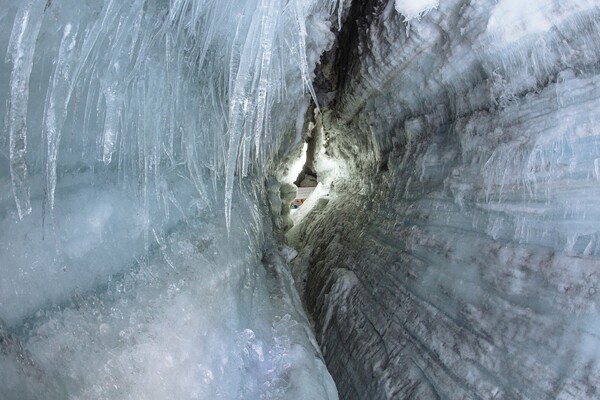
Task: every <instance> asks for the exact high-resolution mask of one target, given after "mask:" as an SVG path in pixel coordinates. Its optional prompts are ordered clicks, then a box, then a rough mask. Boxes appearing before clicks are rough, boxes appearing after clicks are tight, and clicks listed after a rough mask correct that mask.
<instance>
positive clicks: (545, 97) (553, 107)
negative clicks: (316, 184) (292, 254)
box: [288, 0, 600, 399]
mask: <svg viewBox="0 0 600 400" xmlns="http://www.w3.org/2000/svg"><path fill="white" fill-rule="evenodd" d="M358 3H359V2H354V4H353V9H352V10H350V12H349V15H350V16H354V17H355V18H357V20H356V21H350V23H348V22H347V23H346V25H345V28H344V30H343V31H342V33H341V34H340V35H339V36H338V39H339V43H338V48H339V51H338V53H337V54H336V55H334V56H330V57H329V59H331V60H335V61H331V62H334V63H337V64H336V65H335V68H331V65H330V66H329V67H328V68H329V69H330V70H334V71H338V75H337V76H336V74H330V75H329V78H330V80H331V82H333V84H332V85H333V87H334V88H336V89H337V93H336V100H335V102H334V103H333V104H334V105H333V106H332V107H331V109H330V110H328V111H326V112H325V115H324V132H323V135H324V136H323V140H324V146H325V150H326V153H327V154H328V155H329V156H331V157H333V158H336V157H337V158H338V159H339V160H340V162H341V163H342V164H344V165H345V167H346V168H347V169H348V170H349V171H351V172H350V173H349V174H348V178H346V179H339V180H338V181H336V182H334V187H333V188H332V189H331V192H330V194H329V196H326V197H325V198H323V199H321V201H320V202H319V203H318V205H317V206H316V207H315V208H314V209H313V211H312V214H311V215H309V216H308V217H307V218H305V219H303V220H302V222H300V223H299V224H298V225H297V226H295V227H294V228H293V230H292V231H291V232H290V233H289V234H288V236H289V237H290V239H291V240H292V242H293V243H294V244H295V245H296V246H298V247H301V248H303V250H302V251H301V257H300V259H302V258H303V259H304V260H308V267H307V268H308V269H307V271H306V278H305V279H306V283H305V284H306V287H305V290H304V293H303V295H304V298H305V300H306V303H307V306H308V309H309V311H310V312H311V313H312V316H313V317H314V320H315V325H316V330H317V332H316V334H317V337H318V338H319V340H320V342H321V346H322V350H323V353H324V356H325V358H326V361H327V364H328V368H329V369H330V371H331V373H332V375H333V376H334V379H335V380H336V383H337V385H338V390H339V392H340V397H341V398H343V399H384V398H390V399H392V398H393V399H403V398H421V399H433V398H447V399H448V398H449V399H480V398H481V399H498V398H528V399H554V398H560V399H586V398H597V397H598V396H600V392H599V391H598V388H599V387H600V380H599V378H598V376H600V375H599V372H600V368H599V363H598V356H599V355H600V336H599V333H600V329H599V328H600V324H599V323H600V314H599V312H598V311H599V310H598V302H599V300H600V293H599V290H598V280H599V275H598V274H599V273H600V257H599V256H600V246H599V239H600V238H599V231H600V202H599V200H600V117H599V116H598V110H599V109H600V69H599V64H598V63H599V61H600V39H599V38H600V26H599V24H598V21H600V9H599V8H598V2H595V1H574V2H561V1H558V2H556V1H555V2H551V1H541V0H540V1H534V2H527V3H528V4H519V2H515V1H508V0H505V1H494V0H484V1H457V0H446V1H441V2H440V5H439V7H438V8H437V9H435V10H432V11H430V12H429V13H427V14H426V15H425V16H424V17H423V18H422V19H421V20H418V19H413V20H412V21H410V24H407V23H406V22H405V21H404V17H403V16H402V15H400V14H399V13H398V12H397V11H396V9H395V7H394V6H395V4H394V2H393V1H375V2H371V3H364V2H361V3H362V4H358ZM397 3H401V2H397ZM520 3H523V2H520ZM300 264H301V262H300V261H299V262H298V265H297V266H296V267H295V268H297V269H300V268H301V266H300ZM298 276H300V277H301V274H299V275H298Z"/></svg>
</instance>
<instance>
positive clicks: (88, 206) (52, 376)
mask: <svg viewBox="0 0 600 400" xmlns="http://www.w3.org/2000/svg"><path fill="white" fill-rule="evenodd" d="M4 3H6V4H3V7H2V9H1V10H0V48H3V49H6V63H5V64H4V66H2V67H1V68H0V85H1V86H2V88H3V89H2V90H0V115H2V116H3V121H2V126H5V127H6V129H5V130H4V133H3V134H2V135H1V136H0V146H1V147H0V148H1V150H0V188H1V190H0V226H1V227H2V228H1V229H0V397H1V398H2V399H7V400H12V399H65V398H71V399H125V398H129V399H134V398H137V399H141V398H143V399H169V398H172V399H188V398H189V399H217V398H221V399H234V398H244V399H254V398H255V399H259V398H260V399H267V398H269V399H275V398H298V399H316V398H324V399H335V398H337V392H336V388H335V385H334V384H333V381H332V380H331V377H330V376H329V373H328V372H327V370H326V368H325V367H324V363H323V361H322V359H321V355H320V351H319V348H318V346H317V345H316V342H315V340H314V338H313V336H312V333H311V330H310V327H309V323H308V320H307V318H306V316H305V314H304V312H303V311H302V307H301V304H300V300H299V298H298V297H297V294H295V292H294V290H293V284H291V277H290V276H289V273H288V272H287V270H286V266H285V263H286V261H285V258H284V257H283V256H281V255H280V252H279V250H278V245H277V244H276V243H275V242H274V241H273V240H272V237H273V235H272V233H270V232H271V231H270V229H271V225H270V219H269V218H268V217H267V215H268V210H267V206H266V203H267V201H266V197H267V191H266V188H265V181H264V177H265V174H266V173H267V171H268V170H269V168H270V167H271V165H272V164H273V162H274V160H275V159H276V158H277V157H278V154H279V152H285V151H286V150H287V149H289V148H290V147H291V145H293V144H294V140H295V139H294V138H296V137H297V136H298V135H297V134H296V129H295V125H296V122H295V121H296V120H297V119H298V117H297V116H298V113H299V110H305V109H306V107H307V104H308V101H309V98H310V93H311V92H312V93H314V90H313V89H312V83H311V82H312V79H313V70H314V67H315V65H316V63H317V61H318V59H319V57H320V54H321V53H322V52H323V51H324V50H325V49H327V48H328V47H329V46H330V45H331V44H332V42H333V34H332V33H331V31H332V30H333V29H334V28H335V25H336V21H338V18H339V15H340V14H339V12H338V8H341V7H342V6H343V2H342V3H341V4H339V5H338V4H337V1H335V0H333V1H312V0H292V1H282V0H245V1H244V0H243V1H233V0H225V1H221V0H219V1H215V0H173V1H163V0H133V1H121V0H106V1H87V0H84V1H81V0H61V1H56V0H54V1H52V0H26V1H22V2H21V1H18V2H4ZM337 23H338V25H339V22H337ZM267 221H268V222H267Z"/></svg>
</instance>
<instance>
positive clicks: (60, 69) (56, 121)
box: [44, 24, 77, 210]
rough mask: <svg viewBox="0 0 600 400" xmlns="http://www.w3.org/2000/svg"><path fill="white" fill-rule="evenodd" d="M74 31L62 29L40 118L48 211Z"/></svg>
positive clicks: (68, 92)
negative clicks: (53, 68) (42, 133)
mask: <svg viewBox="0 0 600 400" xmlns="http://www.w3.org/2000/svg"><path fill="white" fill-rule="evenodd" d="M76 36H77V30H76V28H75V29H73V26H72V25H70V24H68V25H66V26H65V29H64V33H63V38H62V41H61V44H60V49H59V53H58V60H57V65H56V69H55V71H54V77H53V78H52V86H51V88H50V95H49V99H48V102H47V104H46V111H45V117H44V130H45V137H46V141H47V143H48V159H47V161H46V185H47V196H48V201H49V205H50V210H53V209H54V192H55V190H56V162H57V158H58V149H59V146H60V139H61V134H62V126H63V122H64V120H65V118H66V116H67V107H68V105H69V101H70V98H71V91H72V86H71V78H72V70H73V66H74V60H75V59H76V56H75V55H74V53H75V52H74V49H75V44H76V42H75V39H76Z"/></svg>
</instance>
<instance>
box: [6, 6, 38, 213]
mask: <svg viewBox="0 0 600 400" xmlns="http://www.w3.org/2000/svg"><path fill="white" fill-rule="evenodd" d="M45 3H46V2H45V0H31V1H28V2H27V3H25V4H24V5H23V6H22V7H21V8H20V9H19V11H18V12H17V15H16V17H15V22H14V24H13V29H12V34H11V38H10V43H9V45H8V51H7V54H6V61H7V62H11V61H12V64H13V69H12V73H11V77H10V97H9V103H8V121H7V125H8V135H9V146H10V152H9V157H10V179H11V183H12V190H13V195H14V197H15V203H16V205H17V211H18V213H19V218H21V219H22V218H24V217H25V216H27V215H28V214H29V213H30V212H31V203H30V200H29V183H28V172H27V162H26V159H25V156H26V155H27V102H28V100H29V78H30V76H31V70H32V68H33V55H34V52H35V44H36V41H37V37H38V34H39V32H40V27H41V25H42V18H43V15H44V7H45Z"/></svg>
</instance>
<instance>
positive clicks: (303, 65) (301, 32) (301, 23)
mask: <svg viewBox="0 0 600 400" xmlns="http://www.w3.org/2000/svg"><path fill="white" fill-rule="evenodd" d="M295 5H296V8H295V11H296V27H297V28H298V42H299V45H300V49H299V55H300V72H301V74H302V81H303V82H304V86H306V88H307V89H308V91H309V93H310V95H311V97H312V99H313V100H314V102H315V105H316V108H317V111H320V108H319V102H318V100H317V95H316V93H315V89H314V88H313V85H312V80H311V79H310V73H309V72H308V60H307V59H306V37H307V36H308V33H307V32H306V25H305V20H306V16H305V15H304V8H303V6H302V4H301V2H300V1H299V0H296V1H295Z"/></svg>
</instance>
